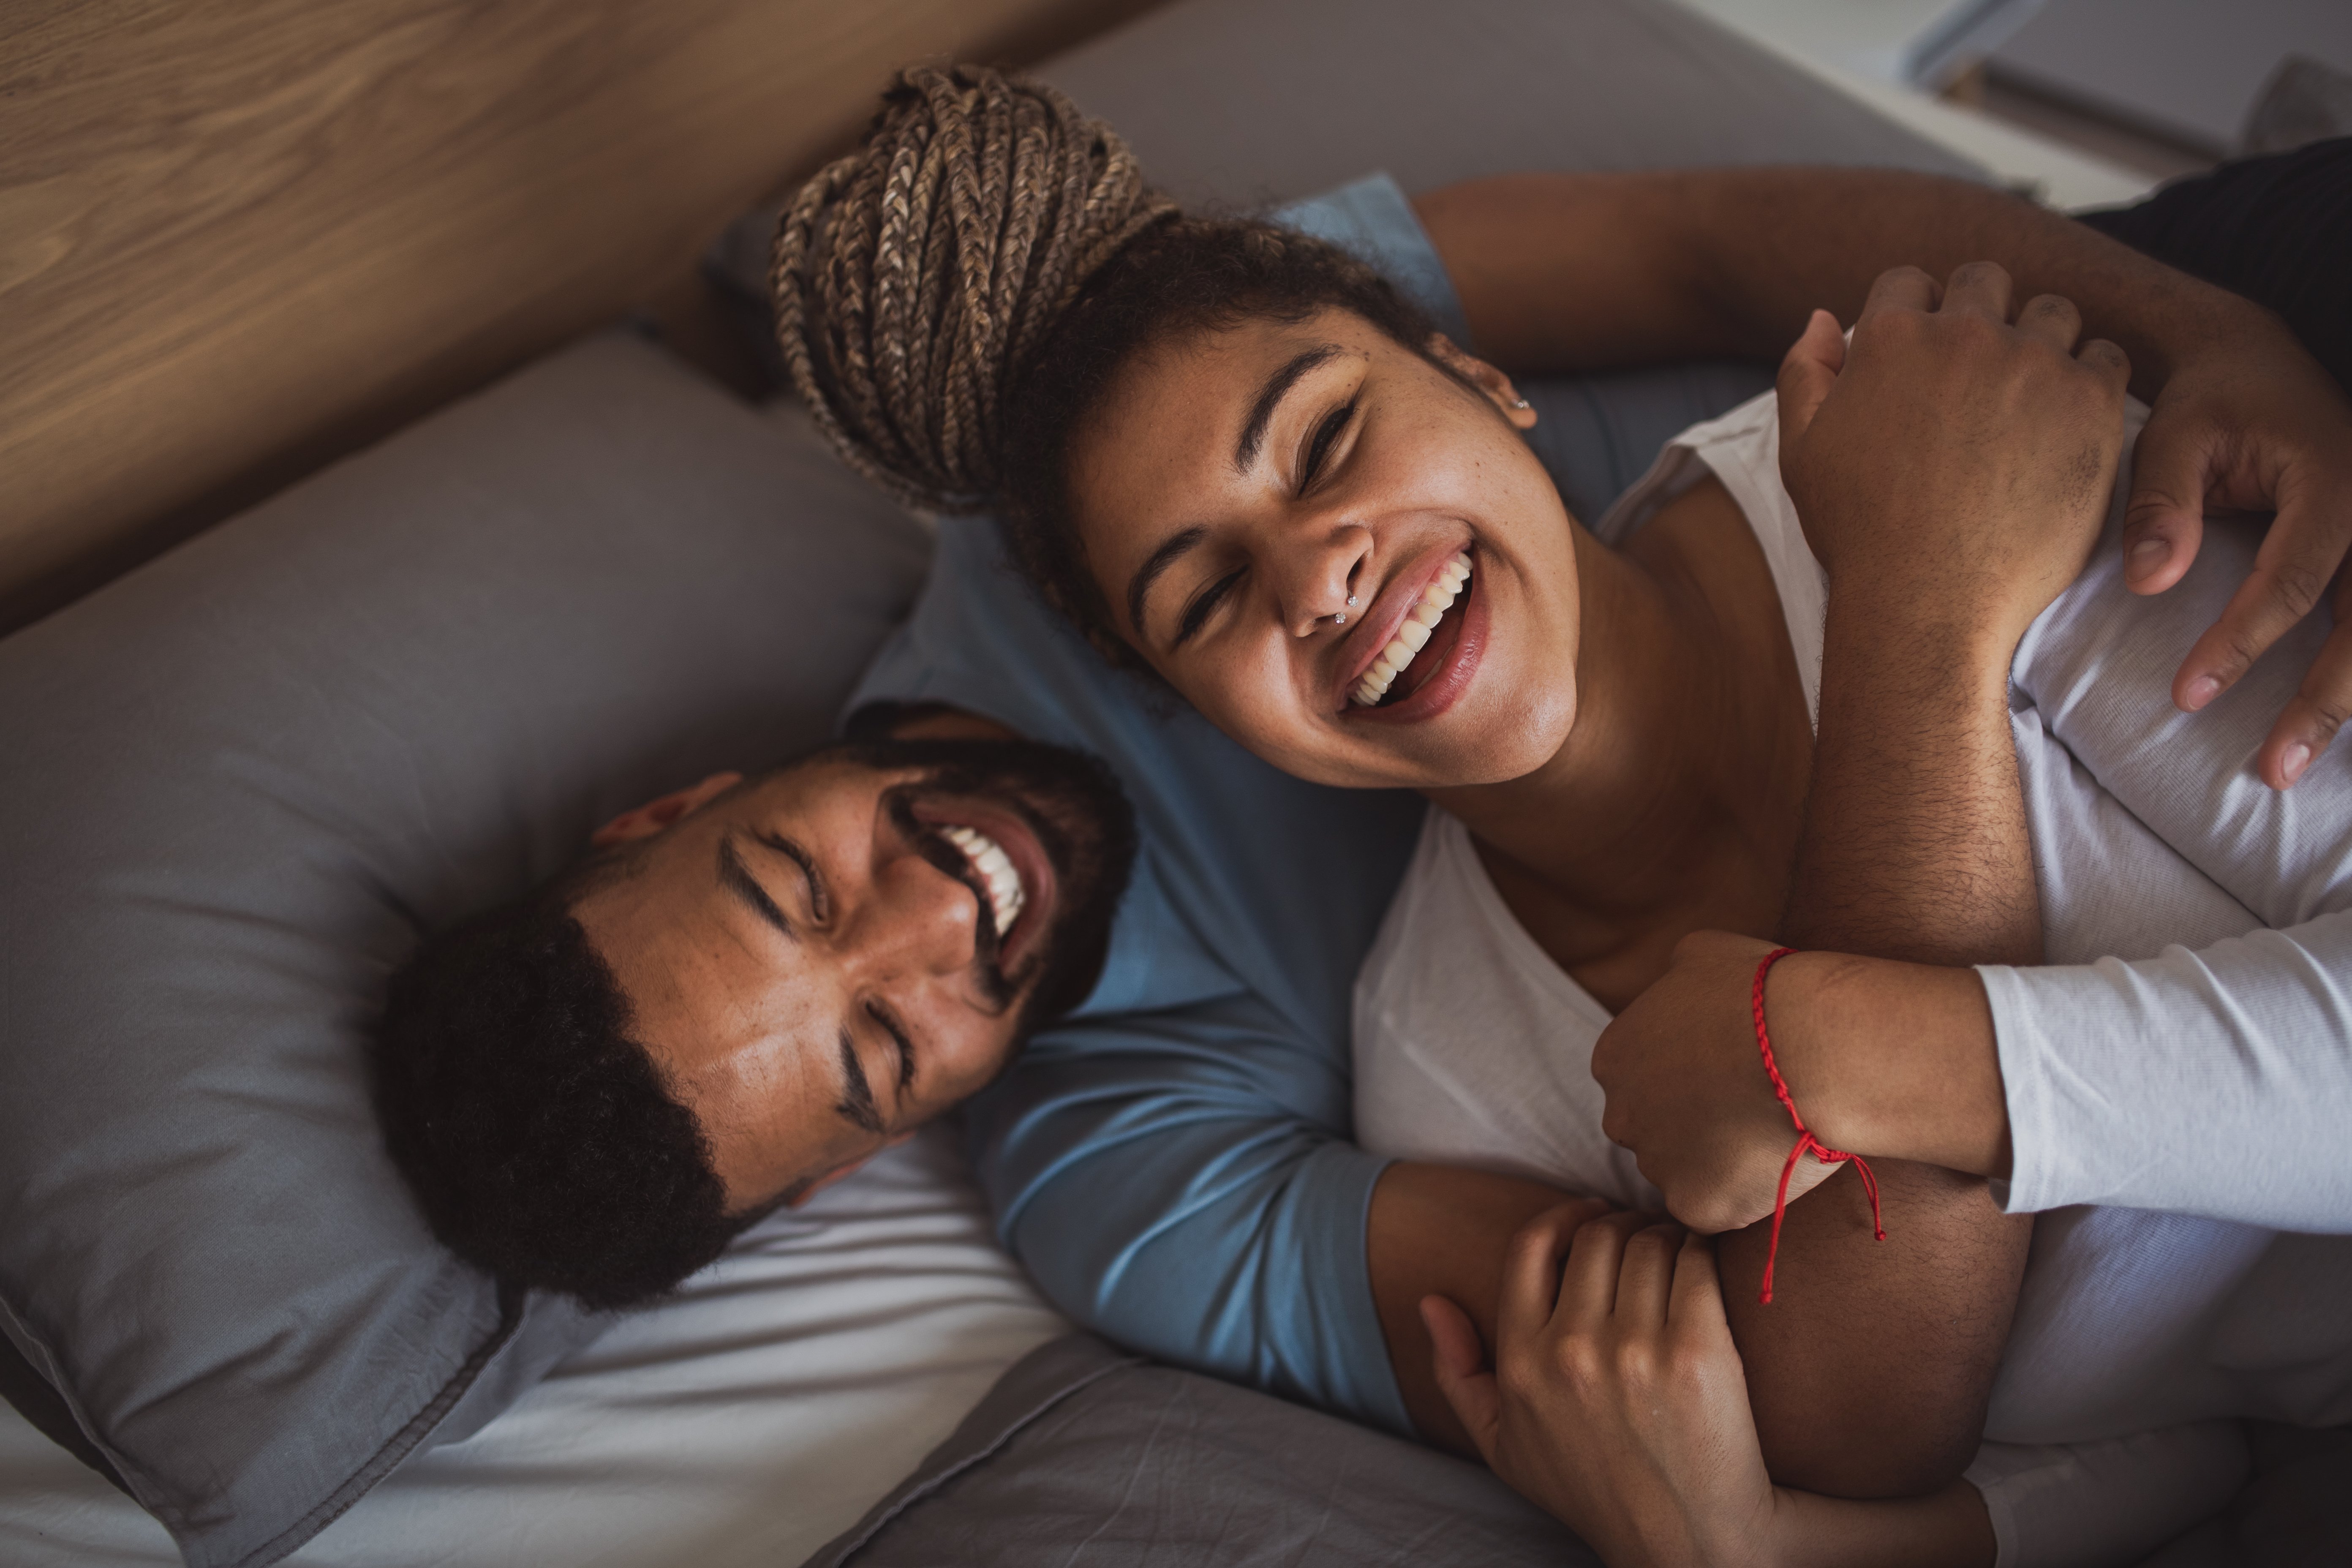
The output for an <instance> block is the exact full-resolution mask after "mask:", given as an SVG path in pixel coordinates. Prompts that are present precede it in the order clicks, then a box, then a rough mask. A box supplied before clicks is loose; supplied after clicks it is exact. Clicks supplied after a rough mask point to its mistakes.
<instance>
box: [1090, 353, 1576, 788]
mask: <svg viewBox="0 0 2352 1568" xmlns="http://www.w3.org/2000/svg"><path fill="white" fill-rule="evenodd" d="M1442 347H1443V352H1445V353H1448V354H1449V355H1450V356H1453V357H1454V363H1458V364H1459V365H1460V366H1461V367H1462V368H1463V369H1464V370H1465V372H1466V373H1468V374H1470V375H1471V376H1472V377H1473V379H1474V380H1475V382H1476V383H1477V386H1476V387H1475V389H1474V388H1473V387H1470V386H1465V385H1464V384H1462V383H1461V382H1459V381H1457V380H1455V379H1454V378H1453V377H1452V376H1449V375H1447V374H1444V372H1443V371H1441V370H1439V369H1438V368H1437V367H1436V366H1434V365H1433V364H1431V363H1429V362H1428V361H1427V360H1425V359H1423V358H1422V357H1421V356H1420V355H1419V354H1417V353H1412V351H1411V350H1409V349H1406V348H1404V347H1402V345H1400V344H1398V343H1397V342H1394V341H1393V340H1391V338H1389V337H1388V336H1387V334H1385V333H1383V332H1382V331H1381V330H1380V329H1379V328H1377V327H1375V326H1373V325H1372V324H1371V323H1370V321H1365V320H1364V319H1363V318H1361V317H1360V316H1357V315H1355V314H1354V313H1353V312H1350V311H1347V310H1337V309H1333V310H1323V311H1320V312H1318V314H1316V315H1314V316H1311V317H1309V318H1308V319H1307V320H1306V321H1297V322H1282V321H1247V322H1244V323H1243V324H1241V325H1239V326H1235V327H1233V328H1231V329H1228V330H1225V331H1219V332H1215V333H1212V334H1208V335H1205V336H1202V337H1200V338H1197V339H1195V340H1193V341H1191V342H1183V343H1180V344H1171V345H1169V346H1166V347H1161V348H1157V349H1154V350H1152V351H1150V353H1146V354H1144V355H1142V356H1140V357H1139V358H1138V359H1137V360H1136V361H1135V362H1134V363H1131V364H1129V366H1128V367H1127V368H1126V369H1125V370H1124V371H1123V372H1122V373H1121V374H1120V376H1119V378H1118V381H1117V383H1116V384H1114V386H1113V388H1112V392H1111V395H1110V396H1109V397H1108V399H1107V400H1106V402H1105V404H1104V405H1103V407H1102V408H1101V409H1100V410H1099V411H1098V413H1097V416H1096V417H1095V418H1094V419H1093V420H1092V421H1090V422H1089V425H1088V426H1087V429H1086V430H1084V431H1083V432H1081V433H1080V436H1079V438H1078V440H1077V441H1076V444H1075V446H1074V447H1073V451H1072V468H1071V501H1072V504H1073V509H1074V511H1075V515H1076V518H1077V520H1078V528H1079V530H1080V532H1081V535H1082V538H1083V541H1084V543H1085V547H1086V553H1087V564H1088V566H1089V568H1090V569H1091V570H1092V571H1093V573H1094V574H1095V578H1096V580H1097V583H1098V584H1100V586H1101V590H1102V593H1103V596H1104V598H1105V600H1106V601H1107V602H1108V604H1109V605H1111V615H1112V617H1113V620H1114V622H1115V623H1116V624H1117V626H1118V629H1119V631H1120V632H1121V634H1122V635H1123V636H1125V637H1126V638H1127V640H1128V641H1129V643H1131V644H1132V645H1133V646H1134V647H1136V648H1137V649H1138V650H1139V652H1140V653H1141V654H1142V655H1143V656H1144V658H1147V659H1149V660H1150V662H1151V664H1152V665H1153V667H1154V668H1157V669H1158V670H1159V671H1160V673H1161V674H1162V675H1163V676H1165V677H1166V678H1167V679H1169V681H1170V682H1171V683H1172V684H1173V685H1174V686H1175V687H1176V689H1178V690H1179V691H1181V692H1182V693H1183V694H1184V695H1185V696H1186V697H1187V698H1189V699H1190V700H1192V703H1193V705H1194V706H1196V707H1198V708H1199V709H1200V710H1201V711H1202V713H1204V714H1206V715H1207V716H1208V718H1209V719H1210V720H1211V721H1213V723H1215V724H1216V725H1217V727H1218V728H1220V729H1222V730H1223V731H1225V732H1226V733H1227V734H1229V735H1232V736H1233V737H1234V738H1235V739H1236V740H1238V741H1240V742H1242V743H1243V744H1244V745H1245V746H1247V747H1249V749H1250V750H1251V751H1253V752H1256V753H1257V754H1258V755H1259V756H1262V757H1264V758H1265V759H1266V760H1267V761H1268V762H1271V763H1274V764H1275V765H1276V766H1277V767H1280V768H1282V769H1284V770H1285V771H1286V772H1288V773H1296V774H1297V775H1298V776H1299V777H1301V778H1307V779H1313V780H1316V781H1317V782H1318V783H1323V784H1348V785H1358V786H1376V785H1404V786H1410V787H1419V788H1444V787H1448V786H1454V785H1462V784H1492V783H1496V782H1498V781H1501V780H1504V779H1511V778H1517V777H1519V776H1520V775H1522V774H1524V773H1530V772H1532V771H1534V770H1535V769H1536V768H1538V767H1539V766H1541V765H1542V764H1543V763H1546V762H1547V761H1549V759H1550V758H1551V756H1552V754H1553V753H1554V752H1557V751H1558V750H1559V747H1560V744H1561V742H1563V741H1565V740H1566V738H1567V735H1568V731H1569V728H1570V725H1571V724H1572V723H1573V721H1574V720H1575V716H1576V652H1577V635H1578V600H1577V573H1576V555H1575V545H1574V541H1573V524H1572V523H1571V522H1570V520H1569V516H1568V512H1567V510H1566V509H1565V508H1564V507H1563V506H1562V505H1561V504H1560V500H1559V492H1558V491H1557V490H1555V489H1553V488H1552V484H1551V480H1550V479H1549V477H1547V476H1546V474H1545V472H1544V470H1543V467H1542V465H1541V464H1539V463H1538V462H1537V460H1536V458H1535V455H1534V453H1532V452H1531V451H1529V450H1528V446H1527V443H1526V442H1525V441H1524V440H1522V439H1521V438H1520V437H1519V434H1518V431H1517V429H1515V428H1514V426H1515V425H1516V426H1526V425H1530V424H1532V423H1533V422H1534V419H1533V416H1532V415H1530V414H1528V413H1527V412H1526V411H1524V410H1519V409H1515V408H1513V407H1512V406H1511V405H1512V404H1513V403H1514V401H1515V400H1516V396H1515V394H1514V393H1513V392H1512V389H1511V386H1510V384H1509V383H1508V382H1507V380H1505V379H1504V378H1503V377H1502V376H1501V374H1499V373H1497V372H1496V371H1494V370H1493V369H1492V368H1490V367H1488V366H1486V365H1485V364H1482V363H1479V362H1477V361H1475V360H1471V359H1469V358H1468V357H1467V356H1465V355H1460V354H1459V353H1458V351H1454V350H1453V348H1452V346H1451V345H1450V344H1444V345H1442ZM1465 566H1466V568H1467V570H1468V577H1467V579H1466V581H1460V578H1461V569H1462V568H1463V567H1465ZM1457 582H1458V584H1459V585H1458V587H1455V586H1453V584H1456V583H1457ZM1449 600H1450V602H1449ZM1342 616H1344V619H1340V618H1338V617H1342ZM1424 623H1426V626H1425V627H1424ZM1424 629H1425V630H1426V634H1427V635H1426V637H1423V636H1422V635H1421V634H1422V632H1423V630H1424ZM1415 643H1419V644H1420V645H1421V646H1419V647H1414V646H1413V645H1414V644H1415ZM1384 676H1385V679H1383V678H1384ZM1383 686H1385V689H1384V690H1383V689H1382V688H1383Z"/></svg>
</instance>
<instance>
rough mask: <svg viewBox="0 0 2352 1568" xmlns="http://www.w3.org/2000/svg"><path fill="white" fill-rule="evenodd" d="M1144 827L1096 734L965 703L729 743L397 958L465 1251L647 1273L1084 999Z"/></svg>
mask: <svg viewBox="0 0 2352 1568" xmlns="http://www.w3.org/2000/svg"><path fill="white" fill-rule="evenodd" d="M1134 853H1135V827H1134V820H1133V817H1132V816H1131V814H1130V813H1129V810H1128V807H1127V803H1126V801H1125V799H1124V798H1123V797H1122V796H1121V795H1120V794H1119V790H1118V784H1117V783H1116V782H1114V781H1113V779H1112V778H1111V776H1110V774H1109V773H1108V771H1107V770H1106V769H1104V768H1103V767H1102V765H1101V764H1100V763H1097V762H1095V761H1094V760H1093V759H1092V758H1090V757H1087V756H1085V755H1082V754H1080V753H1078V752H1070V751H1066V750H1064V749H1062V748H1060V747H1055V746H1047V745H1040V744H1037V743H1034V742H1022V741H1018V740H1014V739H1012V738H1010V737H1009V735H1007V734H1006V732H1005V731H1003V730H1002V729H1001V728H999V727H996V726H992V725H988V724H985V723H981V722H978V721H971V720H968V719H960V718H958V717H955V716H952V715H939V716H935V717H931V718H929V719H927V720H910V721H908V723H907V724H905V725H903V726H900V727H899V729H898V733H897V734H896V735H895V736H893V737H891V738H887V739H878V740H876V741H873V742H869V743H865V744H851V745H842V746H835V747H832V748H828V749H827V750H824V751H822V752H817V753H815V754H814V755H812V756H808V757H804V758H802V759H801V760H799V761H798V762H795V763H791V764H789V765H787V766H785V767H782V768H780V769H778V770H776V771H775V772H773V773H768V774H766V775H764V776H762V777H760V778H756V779H745V778H743V777H741V776H740V774H736V773H718V774H714V775H712V776H711V777H709V778H707V779H704V780H703V781H702V782H701V783H700V784H696V785H694V786H693V787H692V788H690V789H685V790H680V791H678V792H677V794H674V795H665V796H663V797H662V798H661V799H659V800H656V801H652V802H649V803H647V804H646V805H642V806H639V807H637V808H636V809H635V810H634V811H630V812H626V813H625V814H623V815H622V816H617V817H615V818H614V819H613V820H612V821H611V822H609V823H607V824H605V826H604V827H602V828H600V829H599V830H598V831H597V833H596V835H595V837H594V839H593V853H591V854H590V855H589V856H588V858H585V859H583V860H582V861H581V862H580V863H578V864H577V865H575V866H573V867H572V868H570V869H569V870H567V871H565V872H563V873H562V875H560V876H558V877H556V878H554V879H551V880H550V881H549V882H547V883H546V884H544V885H542V886H541V887H540V888H538V889H534V890H533V891H532V892H530V894H528V895H526V896H525V897H523V898H521V899H520V900H515V901H514V902H512V903H509V904H506V905H503V906H500V907H499V908H498V909H494V910H488V911H487V912H485V913H483V914H481V915H478V916H477V917H475V918H474V919H473V920H471V921H467V922H466V923H465V924H463V925H460V926H458V927H457V928H455V929H453V930H451V931H444V932H441V933H439V934H438V935H436V936H435V937H434V938H433V939H432V940H431V941H430V942H426V943H425V945H424V946H423V947H422V948H421V949H420V950H419V951H418V952H417V953H416V954H415V957H413V958H412V959H411V960H410V962H409V963H407V964H406V965H404V967H403V968H402V969H401V971H400V972H399V973H397V974H395V975H394V977H393V981H392V984H391V987H390V992H389V995H388V997H387V1000H386V1003H385V1007H384V1013H383V1022H382V1026H381V1027H380V1029H379V1031H378V1034H377V1037H376V1040H375V1043H374V1049H373V1058H372V1062H371V1066H372V1068H373V1078H374V1087H375V1098H376V1105H377V1110H378V1114H379V1116H380V1118H381V1120H382V1122H383V1132H384V1141H385V1143H386V1145H387V1146H388V1147H389V1149H390V1151H391V1152H392V1156H393V1159H394V1162H395V1163H396V1164H397V1165H398V1166H399V1168H400V1171H401V1173H402V1175H403V1176H404V1177H405V1178H406V1179H407V1182H408V1184H409V1187H410V1189H411V1190H412V1191H413V1192H414V1193H415V1195H416V1198H417V1200H418V1202H419V1204H420V1205H422V1206H423V1208H424V1210H425V1215H426V1217H427V1218H428V1219H429V1220H430V1221H431V1222H432V1225H433V1229H434V1232H435V1234H436V1235H437V1236H438V1237H440V1238H441V1240H442V1241H443V1242H444V1243H446V1245H447V1246H448V1247H450V1248H451V1249H452V1250H454V1251H455V1252H457V1254H458V1255H459V1256H460V1257H462V1258H466V1259H467V1261H469V1262H471V1263H474V1264H475V1265H477V1266H478V1267H479V1268H484V1269H487V1270H488V1271H489V1272H490V1273H492V1274H494V1275H497V1276H499V1278H501V1279H509V1280H513V1281H515V1282H518V1283H521V1284H526V1285H530V1286H534V1287H539V1288H543V1289H555V1290H562V1291H566V1292H569V1293H570V1294H572V1295H573V1296H576V1297H578V1298H580V1299H581V1300H583V1301H586V1302H587V1303H589V1304H590V1305H592V1306H605V1307H619V1306H626V1305H631V1304H634V1303H636V1302H640V1301H644V1300H647V1299H649V1298H651V1297H655V1296H657V1295H659V1294H661V1293H662V1292H664V1291H666V1290H667V1289H670V1288H671V1287H672V1286H675V1285H676V1284H677V1283H678V1281H680V1280H682V1279H685V1278H686V1277H687V1276H688V1274H691V1273H692V1272H694V1271H695V1270H696V1269H698V1268H701V1267H702V1266H703V1265H704V1264H706V1263H709V1261H710V1260H711V1259H713V1258H717V1257H718V1256H719V1252H720V1251H721V1249H723V1248H724V1247H726V1245H727V1242H728V1240H729V1239H730V1237H733V1236H734V1235H735V1234H736V1233H737V1232H739V1231H740V1230H741V1229H742V1228H743V1227H744V1226H747V1225H749V1224H751V1222H752V1221H753V1220H755V1219H757V1218H758V1217H760V1216H761V1215H763V1214H766V1213H767V1212H769V1211H770V1210H771V1209H773V1208H775V1207H777V1206H778V1205H786V1204H796V1203H798V1202H800V1201H801V1200H802V1199H803V1198H805V1197H807V1196H808V1195H809V1194H812V1193H814V1192H815V1191H817V1190H818V1189H819V1188H821V1187H823V1186H824V1185H825V1184H828V1183H831V1182H834V1181H836V1180H838V1179H840V1178H841V1177H842V1176H845V1175H846V1174H848V1173H850V1172H852V1171H854V1170H856V1168H857V1167H858V1166H859V1165H860V1164H862V1163H865V1161H866V1159H867V1158H868V1157H870V1156H871V1155H872V1154H873V1153H875V1152H877V1150H878V1149H880V1148H882V1147H883V1146H885V1145H886V1144H887V1143H889V1142H896V1141H897V1140H898V1139H900V1138H903V1137H905V1136H906V1135H907V1134H908V1132H910V1131H913V1129H914V1128H916V1127H917V1126H919V1124H921V1123H922V1122H924V1121H929V1119H930V1118H932V1117H934V1116H937V1115H938V1114H940V1112H941V1111H943V1110H947V1109H948V1108H949V1107H950V1106H952V1105H954V1104H956V1103H957V1102H958V1101H960V1100H963V1099H965V1098H966V1097H967V1096H969V1095H971V1094H972V1093H973V1092H974V1091H976V1090H977V1089H980V1088H981V1087H982V1085H984V1084H986V1083H987V1082H988V1081H989V1080H990V1079H992V1078H994V1077H996V1076H997V1074H998V1073H999V1072H1000V1071H1001V1070H1002V1069H1003V1067H1004V1065H1005V1063H1006V1062H1008V1061H1010V1060H1011V1059H1012V1058H1013V1052H1014V1050H1015V1049H1016V1048H1017V1047H1018V1046H1019V1044H1020V1042H1021V1040H1022V1039H1023V1038H1024V1037H1026V1036H1027V1035H1029V1034H1030V1033H1032V1032H1034V1030H1035V1029H1037V1028H1038V1027H1039V1026H1041V1025H1044V1024H1046V1023H1050V1022H1052V1021H1053V1020H1055V1019H1056V1018H1058V1017H1060V1016H1062V1015H1063V1014H1064V1013H1066V1012H1067V1011H1068V1010H1069V1009H1070V1008H1071V1007H1072V1006H1073V1005H1075V1004H1076V1003H1077V1002H1079V1001H1080V1000H1082V999H1083V998H1084V997H1085V996H1086V994H1087V993H1088V992H1089V991H1091V990H1093V989H1094V986H1095V982H1096V979H1097V976H1098V975H1099V974H1100V973H1101V972H1102V966H1103V958H1104V954H1105V952H1107V950H1108V945H1109V943H1108V938H1109V933H1110V930H1111V919H1112V915H1113V913H1114V912H1115V911H1116V910H1117V909H1118V902H1119V898H1120V895H1121V894H1122V893H1124V892H1125V890H1126V888H1127V879H1128V871H1129V865H1130V863H1131V862H1132V860H1133V858H1134Z"/></svg>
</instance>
